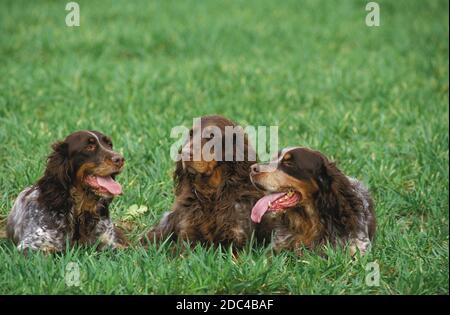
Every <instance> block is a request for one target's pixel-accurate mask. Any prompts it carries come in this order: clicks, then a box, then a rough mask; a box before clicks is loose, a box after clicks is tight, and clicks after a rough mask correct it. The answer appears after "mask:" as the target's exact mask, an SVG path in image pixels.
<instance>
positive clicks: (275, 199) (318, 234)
mask: <svg viewBox="0 0 450 315" xmlns="http://www.w3.org/2000/svg"><path fill="white" fill-rule="evenodd" d="M251 179H252V182H253V183H254V185H255V186H256V187H258V188H259V189H261V190H263V191H265V192H266V196H264V197H263V198H261V199H259V200H258V202H257V203H256V204H255V206H254V208H253V210H252V215H251V216H252V220H253V221H254V222H255V223H257V224H258V228H257V229H258V233H257V234H258V237H260V238H263V239H270V237H271V235H272V234H273V239H272V241H273V246H274V249H275V250H276V251H280V250H283V249H289V250H299V251H300V249H301V248H302V247H306V248H310V249H314V248H317V247H318V246H319V245H322V244H325V243H330V244H333V245H346V244H348V245H349V246H350V252H351V254H352V255H353V254H355V252H356V251H357V250H359V251H360V252H361V254H364V253H365V252H366V251H367V249H368V247H369V245H370V244H371V241H372V239H373V237H374V234H375V213H374V206H373V201H372V198H371V196H370V194H369V192H368V190H367V188H366V187H365V186H364V185H363V184H362V183H361V182H360V181H358V180H356V179H354V178H351V177H347V176H345V175H344V174H343V173H342V172H341V171H340V170H339V169H338V168H337V167H336V165H335V163H332V162H330V161H329V160H328V159H327V158H326V157H325V156H324V155H323V154H322V153H320V152H318V151H313V150H310V149H307V148H301V147H296V148H288V149H284V150H282V151H281V152H280V153H279V155H278V157H277V158H276V159H274V160H273V161H271V162H270V163H260V164H254V165H252V168H251Z"/></svg>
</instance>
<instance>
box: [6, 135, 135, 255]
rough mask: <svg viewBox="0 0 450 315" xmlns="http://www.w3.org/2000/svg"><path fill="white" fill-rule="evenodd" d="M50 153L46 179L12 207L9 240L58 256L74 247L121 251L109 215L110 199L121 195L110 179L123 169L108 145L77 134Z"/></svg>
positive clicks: (103, 139)
mask: <svg viewBox="0 0 450 315" xmlns="http://www.w3.org/2000/svg"><path fill="white" fill-rule="evenodd" d="M52 148H53V152H52V153H51V154H50V156H49V157H48V161H47V167H46V170H45V174H44V176H43V177H42V178H41V179H39V181H38V182H37V183H36V184H35V185H33V186H31V187H28V188H26V189H25V190H23V191H22V192H21V193H20V194H19V196H18V197H17V199H16V201H15V203H14V205H13V208H12V210H11V213H10V214H9V217H8V222H7V227H6V229H7V235H8V237H9V238H10V239H11V240H12V241H13V242H14V243H15V244H16V245H17V248H18V249H19V250H42V251H45V252H58V251H62V250H64V249H65V247H66V244H69V245H73V244H74V243H78V244H81V245H94V244H97V245H98V248H99V249H102V248H105V247H111V248H118V247H123V246H125V244H126V241H125V238H124V237H123V235H122V233H121V231H119V230H118V229H117V228H116V227H115V226H114V224H113V222H112V221H111V219H110V216H109V210H108V206H109V204H110V202H111V200H112V199H113V196H114V195H116V194H120V193H121V188H120V185H119V184H118V183H117V182H115V180H114V179H115V176H116V175H117V174H119V173H120V171H121V170H122V168H123V165H124V158H123V157H122V156H121V155H120V154H118V153H117V152H115V151H113V150H112V143H111V140H110V139H109V138H108V137H107V136H105V135H103V134H102V133H100V132H97V131H78V132H75V133H73V134H71V135H69V136H68V137H67V138H66V139H65V140H64V141H61V142H57V143H55V144H53V146H52ZM100 177H101V178H103V179H104V182H105V181H106V183H107V184H106V185H105V184H103V186H104V187H103V186H101V185H100V184H98V183H103V182H99V181H98V180H97V178H100ZM105 187H106V188H105ZM111 187H112V188H111ZM107 188H108V189H109V190H108V189H107ZM110 190H111V191H110Z"/></svg>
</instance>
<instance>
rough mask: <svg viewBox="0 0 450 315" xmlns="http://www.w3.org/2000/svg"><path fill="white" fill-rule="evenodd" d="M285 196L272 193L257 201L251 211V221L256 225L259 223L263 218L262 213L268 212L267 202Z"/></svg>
mask: <svg viewBox="0 0 450 315" xmlns="http://www.w3.org/2000/svg"><path fill="white" fill-rule="evenodd" d="M285 194H286V193H274V194H270V195H267V196H264V197H262V198H261V199H259V200H258V201H257V202H256V204H255V205H254V206H253V209H252V215H251V218H252V221H253V222H256V223H259V222H261V218H262V217H263V215H264V213H266V211H267V210H269V202H272V201H274V200H276V199H278V198H280V197H281V196H283V195H285Z"/></svg>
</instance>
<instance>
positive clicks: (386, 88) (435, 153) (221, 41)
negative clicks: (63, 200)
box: [0, 0, 449, 294]
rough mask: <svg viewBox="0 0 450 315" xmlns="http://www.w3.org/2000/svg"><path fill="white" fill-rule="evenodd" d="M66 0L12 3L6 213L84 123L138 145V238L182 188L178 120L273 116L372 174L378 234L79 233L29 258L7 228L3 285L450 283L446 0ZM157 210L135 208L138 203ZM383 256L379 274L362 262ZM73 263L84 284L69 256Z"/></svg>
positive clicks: (113, 289) (286, 288) (5, 103)
mask: <svg viewBox="0 0 450 315" xmlns="http://www.w3.org/2000/svg"><path fill="white" fill-rule="evenodd" d="M147 2H148V1H121V2H116V1H95V2H93V1H79V3H80V7H81V27H79V28H69V27H66V26H65V23H64V20H65V15H66V13H67V12H66V11H65V10H64V7H65V3H66V2H65V1H16V0H14V1H12V0H11V1H1V4H0V31H1V34H2V35H1V36H0V65H1V66H0V215H1V217H2V218H5V217H6V216H7V214H8V212H9V210H10V208H11V205H12V203H13V201H14V198H15V197H16V196H17V194H18V193H19V192H20V191H21V190H22V189H23V188H24V187H25V186H27V185H30V184H31V183H33V182H35V181H36V179H37V178H39V176H40V175H41V174H42V172H43V169H44V166H45V157H46V155H47V154H48V153H49V146H50V144H51V143H52V142H53V141H55V140H56V139H61V138H63V137H64V136H65V135H67V134H69V133H70V132H72V131H74V130H78V129H87V128H92V129H98V130H101V131H103V132H105V133H106V134H109V135H111V136H112V138H113V140H114V142H115V147H116V148H118V149H119V150H120V151H121V152H123V153H124V154H125V156H126V158H127V167H126V170H125V172H124V173H123V174H122V175H121V176H120V177H119V179H120V182H121V183H122V184H123V187H124V190H125V194H124V195H123V196H121V197H119V198H117V199H116V200H115V201H114V203H113V205H112V210H113V211H112V212H113V217H114V219H115V220H116V221H117V222H119V223H120V224H122V225H123V226H126V227H127V228H128V236H129V237H130V238H131V240H132V241H133V242H136V240H137V239H138V237H139V236H140V235H141V234H142V233H143V232H144V231H145V230H146V229H147V228H149V227H150V226H152V225H153V224H154V223H156V222H157V221H158V219H159V218H160V217H161V214H162V213H163V212H164V211H166V210H168V209H170V207H171V203H172V202H173V195H172V180H171V173H172V170H173V162H172V161H171V160H170V158H169V148H170V145H171V144H172V142H173V141H174V139H171V138H170V136H169V135H170V130H171V128H172V127H174V126H176V125H180V124H184V125H186V126H189V125H190V124H192V118H193V117H198V116H200V115H204V114H211V113H219V114H222V115H225V116H227V117H229V118H232V119H233V120H235V121H237V122H239V123H241V124H243V125H256V126H258V125H265V126H270V125H278V126H279V138H280V146H288V145H304V146H310V147H313V148H316V149H319V150H321V151H323V152H324V153H325V154H327V155H329V156H330V157H332V158H333V159H335V160H337V161H338V163H339V165H340V167H341V168H342V169H343V170H344V171H345V172H346V173H347V174H349V175H353V176H356V177H358V178H360V179H362V180H363V181H365V182H366V183H367V184H368V185H369V186H370V188H371V190H372V192H373V195H374V198H375V200H376V212H377V218H378V231H377V238H376V240H375V243H374V247H373V250H372V251H371V252H370V253H369V254H368V255H367V256H365V257H363V258H361V259H359V260H356V261H352V260H350V259H349V257H348V255H346V254H345V253H344V252H343V251H342V250H331V249H330V250H329V253H328V258H321V257H319V256H317V255H316V254H314V253H306V254H305V255H304V256H303V257H296V256H295V255H294V254H292V253H282V254H279V255H271V254H270V252H269V250H268V249H267V248H261V247H256V248H253V249H250V248H249V249H247V250H245V251H243V252H242V253H241V255H240V256H239V258H238V259H236V260H234V259H233V258H232V256H231V255H230V253H229V251H228V250H227V249H223V250H217V251H212V250H207V249H204V248H199V247H198V248H195V249H194V250H193V251H192V252H185V253H183V254H180V255H174V254H173V253H172V252H171V250H169V249H168V248H167V247H162V248H160V249H156V248H153V247H151V248H149V249H148V250H147V251H145V250H144V249H142V248H139V247H138V246H136V247H135V248H130V249H127V250H124V251H121V252H103V253H96V252H95V251H93V250H91V249H82V248H74V249H70V250H68V251H67V252H66V253H63V254H61V255H56V256H43V255H41V254H34V255H31V256H30V257H27V258H25V257H23V256H22V255H21V254H19V253H18V252H17V251H16V250H15V249H14V247H13V246H12V244H11V243H10V242H8V241H6V240H0V293H6V294H17V293H18V294H22V293H37V294H40V293H64V294H65V293H69V294H70V293H95V294H98V293H114V294H122V293H134V294H142V293H147V294H148V293H171V294H174V293H194V294H204V293H283V294H284V293H291V294H309V293H312V294H364V293H371V294H437V293H438V294H439V293H440V294H448V290H449V287H448V276H449V271H448V269H449V263H448V249H449V248H448V236H449V229H448V196H449V194H448V188H449V180H448V171H449V169H448V162H449V159H448V153H449V152H448V143H449V142H448V131H449V121H448V114H449V107H448V101H449V100H448V92H449V90H448V87H449V80H448V64H449V62H448V52H449V49H448V48H449V47H448V36H449V32H448V2H447V1H421V0H417V1H410V0H408V1H397V0H396V1H386V0H385V1H378V2H379V4H380V7H381V26H380V27H378V28H369V27H367V26H366V25H365V23H364V20H365V15H366V13H367V12H366V11H365V10H364V7H365V4H366V1H353V0H351V1H347V0H346V1H339V2H337V1H315V0H314V1H313V0H310V1H289V0H286V1H261V0H254V1H151V2H150V3H147ZM133 204H138V205H145V206H147V207H148V208H149V210H148V211H147V212H146V213H144V214H141V215H139V216H137V217H134V218H131V219H129V218H128V219H127V209H128V208H129V207H130V206H131V205H133ZM373 261H376V262H377V263H378V264H379V266H380V272H381V279H380V286H378V287H369V286H367V285H366V284H365V281H364V279H365V276H366V271H365V266H366V264H367V263H368V262H373ZM68 262H76V263H78V264H79V267H80V270H81V286H80V287H68V286H67V285H66V283H65V281H64V270H65V268H66V265H67V263H68Z"/></svg>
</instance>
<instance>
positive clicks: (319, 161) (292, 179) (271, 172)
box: [250, 147, 334, 222]
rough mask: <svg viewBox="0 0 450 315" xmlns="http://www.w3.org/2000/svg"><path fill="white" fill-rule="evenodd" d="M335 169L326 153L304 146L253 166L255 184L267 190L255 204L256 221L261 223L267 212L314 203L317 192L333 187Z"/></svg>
mask: <svg viewBox="0 0 450 315" xmlns="http://www.w3.org/2000/svg"><path fill="white" fill-rule="evenodd" d="M333 169H334V164H333V163H331V162H330V161H329V160H328V159H327V158H326V157H325V156H324V155H323V154H321V153H320V152H318V151H313V150H311V149H308V148H301V147H297V148H288V149H284V150H282V151H280V152H279V153H278V156H277V157H276V158H275V159H273V160H272V161H271V162H269V163H259V164H254V165H252V167H251V174H250V178H251V180H252V182H253V184H254V185H255V186H256V187H257V188H259V189H261V190H264V191H265V192H267V193H268V194H267V195H266V196H264V197H263V198H261V199H260V200H259V201H258V202H257V203H256V205H255V206H254V208H253V211H252V219H253V221H255V222H260V221H261V218H262V216H263V215H264V214H265V213H266V212H267V211H274V212H284V211H286V210H288V209H291V208H295V207H297V206H298V205H306V204H308V203H310V202H314V200H313V199H314V198H315V196H316V195H317V193H318V192H324V193H325V192H327V191H329V190H330V187H331V186H330V185H331V180H332V176H331V174H330V171H331V170H333Z"/></svg>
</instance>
